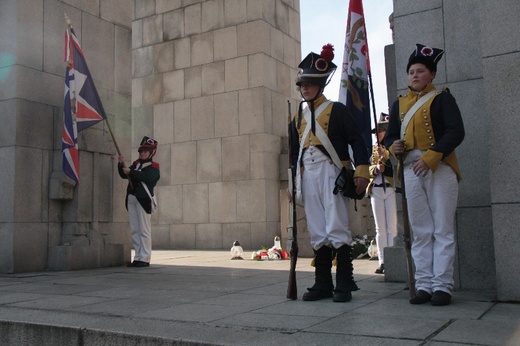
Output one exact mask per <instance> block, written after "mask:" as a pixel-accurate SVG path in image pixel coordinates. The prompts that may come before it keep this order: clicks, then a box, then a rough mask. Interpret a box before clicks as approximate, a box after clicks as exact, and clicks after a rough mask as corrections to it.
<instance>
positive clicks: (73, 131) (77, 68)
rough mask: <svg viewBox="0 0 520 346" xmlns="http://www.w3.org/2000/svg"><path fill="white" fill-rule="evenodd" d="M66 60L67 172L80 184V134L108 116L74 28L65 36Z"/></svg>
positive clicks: (65, 141)
mask: <svg viewBox="0 0 520 346" xmlns="http://www.w3.org/2000/svg"><path fill="white" fill-rule="evenodd" d="M65 61H66V62H67V69H66V74H65V95H64V105H63V133H62V151H63V172H64V173H65V174H66V175H67V176H69V177H70V178H71V179H73V180H74V181H76V183H79V151H78V132H80V131H83V130H84V129H86V128H88V127H90V126H92V125H95V124H96V123H98V122H100V121H102V120H104V119H106V113H105V109H104V108H103V104H102V103H101V99H100V98H99V94H98V92H97V89H96V86H95V85H94V79H93V78H92V75H91V74H90V70H89V69H88V66H87V62H86V60H85V55H84V54H83V51H82V50H81V46H80V44H79V42H78V38H77V37H76V34H75V33H74V29H73V28H72V26H71V27H70V31H69V30H67V32H66V33H65Z"/></svg>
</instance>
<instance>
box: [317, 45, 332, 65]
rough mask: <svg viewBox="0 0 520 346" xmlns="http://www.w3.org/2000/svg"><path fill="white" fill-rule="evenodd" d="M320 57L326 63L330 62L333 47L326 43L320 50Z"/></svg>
mask: <svg viewBox="0 0 520 346" xmlns="http://www.w3.org/2000/svg"><path fill="white" fill-rule="evenodd" d="M320 55H321V57H322V58H323V59H325V60H326V61H328V62H331V61H332V59H334V46H333V45H331V44H330V43H327V44H326V45H324V46H323V47H322V48H321V54H320Z"/></svg>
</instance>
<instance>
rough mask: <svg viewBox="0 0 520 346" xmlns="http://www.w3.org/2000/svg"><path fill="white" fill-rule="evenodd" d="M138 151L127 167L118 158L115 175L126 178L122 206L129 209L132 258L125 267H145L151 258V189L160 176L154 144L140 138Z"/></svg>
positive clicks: (155, 145)
mask: <svg viewBox="0 0 520 346" xmlns="http://www.w3.org/2000/svg"><path fill="white" fill-rule="evenodd" d="M138 151H139V159H137V160H135V161H134V163H132V165H131V166H130V167H126V166H125V165H124V162H125V158H124V157H123V156H120V157H119V163H118V172H119V175H120V176H121V178H123V179H129V183H128V187H127V189H126V200H125V205H126V209H128V219H129V221H130V230H131V236H132V243H133V247H134V250H135V256H134V260H133V261H132V262H131V263H130V264H129V265H128V266H129V267H148V266H150V259H151V256H152V221H151V213H152V208H153V207H154V206H153V202H154V200H153V197H154V187H155V185H156V184H157V182H158V181H159V178H160V177H161V174H160V171H159V163H157V162H154V161H153V159H152V158H153V156H154V155H155V153H156V152H157V141H156V140H155V139H153V138H150V137H147V136H145V137H143V139H142V141H141V144H140V146H139V149H138Z"/></svg>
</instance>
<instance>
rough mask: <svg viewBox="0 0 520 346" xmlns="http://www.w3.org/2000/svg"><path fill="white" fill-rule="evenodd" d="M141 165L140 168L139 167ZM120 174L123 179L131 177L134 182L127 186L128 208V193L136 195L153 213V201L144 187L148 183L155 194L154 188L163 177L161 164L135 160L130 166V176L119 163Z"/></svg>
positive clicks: (147, 209)
mask: <svg viewBox="0 0 520 346" xmlns="http://www.w3.org/2000/svg"><path fill="white" fill-rule="evenodd" d="M137 167H139V168H137ZM117 168H118V172H119V175H120V176H121V178H123V179H127V178H128V177H130V179H131V182H132V184H131V185H130V183H129V184H128V186H127V188H126V198H125V206H126V208H127V209H128V195H134V196H135V197H136V198H137V200H138V201H139V203H140V204H141V206H142V207H143V209H144V210H145V211H146V212H147V213H148V214H151V213H152V201H151V200H150V197H149V196H148V193H146V190H145V189H144V187H143V184H146V186H147V187H148V190H149V191H150V193H151V195H152V196H154V195H155V193H154V190H153V188H154V187H155V185H156V184H157V182H158V181H159V179H160V178H161V173H160V171H159V164H158V163H157V162H153V161H145V162H142V163H140V161H139V160H136V161H134V163H133V164H132V165H131V166H130V167H129V168H130V174H129V175H128V176H126V175H125V173H124V172H123V166H122V165H121V164H118V166H117Z"/></svg>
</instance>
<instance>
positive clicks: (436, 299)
mask: <svg viewBox="0 0 520 346" xmlns="http://www.w3.org/2000/svg"><path fill="white" fill-rule="evenodd" d="M431 304H432V305H434V306H444V305H450V304H451V294H449V293H447V292H444V291H435V292H433V296H432V300H431Z"/></svg>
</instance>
